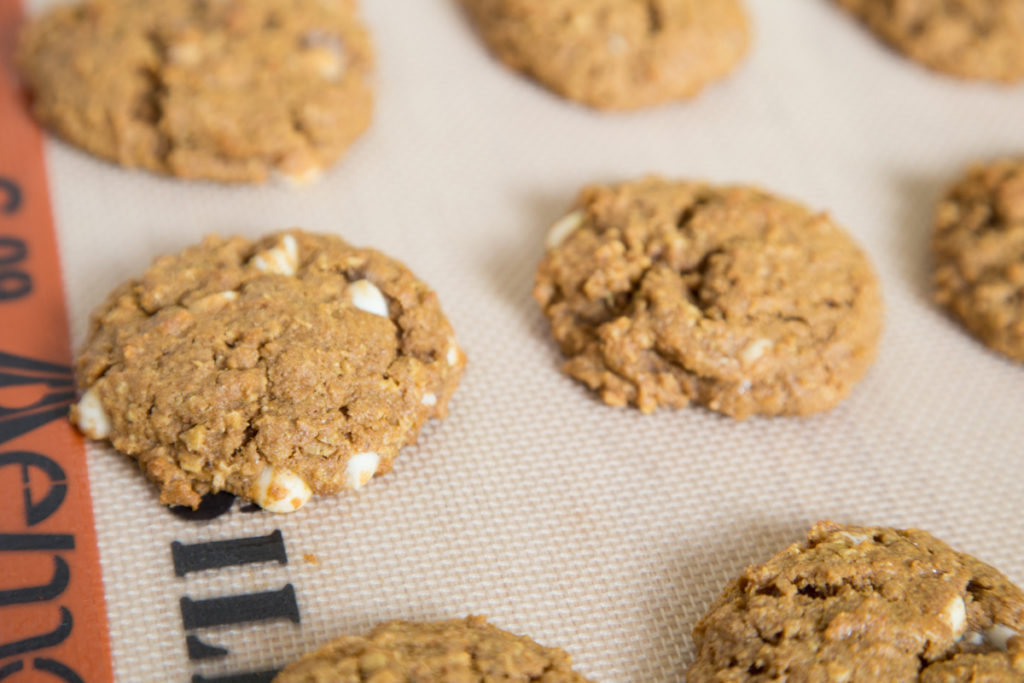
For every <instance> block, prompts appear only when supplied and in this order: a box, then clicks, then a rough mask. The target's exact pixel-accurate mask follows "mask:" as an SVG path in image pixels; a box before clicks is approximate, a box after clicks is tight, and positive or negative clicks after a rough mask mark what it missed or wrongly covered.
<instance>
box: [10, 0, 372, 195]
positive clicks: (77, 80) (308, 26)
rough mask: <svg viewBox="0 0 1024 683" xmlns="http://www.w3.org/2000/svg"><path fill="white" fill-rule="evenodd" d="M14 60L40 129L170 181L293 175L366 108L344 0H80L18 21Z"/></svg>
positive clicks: (355, 126) (352, 7) (310, 166)
mask: <svg viewBox="0 0 1024 683" xmlns="http://www.w3.org/2000/svg"><path fill="white" fill-rule="evenodd" d="M18 63H19V65H20V70H21V72H22V75H23V77H24V79H25V81H26V83H27V84H28V86H29V88H30V90H31V91H32V95H33V107H32V109H33V111H34V113H35V115H36V117H37V118H38V119H39V120H40V121H42V122H43V123H44V124H45V125H47V126H49V127H50V128H52V129H53V130H54V131H56V132H57V133H58V134H60V135H61V136H63V137H64V138H66V139H67V140H69V141H70V142H72V143H74V144H76V145H78V146H80V147H82V148H84V149H86V150H88V151H89V152H91V153H93V154H96V155H98V156H101V157H103V158H105V159H110V160H112V161H116V162H117V163H119V164H122V165H124V166H129V167H142V168H146V169H149V170H151V171H157V172H160V173H168V174H172V175H176V176H180V177H183V178H205V179H211V180H220V181H229V182H263V181H265V180H267V178H268V177H271V176H274V177H279V178H280V179H282V180H284V181H286V182H289V183H303V182H306V181H308V180H311V179H313V178H315V177H316V175H317V173H318V172H319V171H320V169H322V168H324V167H326V166H327V165H329V164H331V163H333V162H334V161H336V160H337V159H338V157H339V156H340V155H341V153H342V152H343V151H344V150H345V148H346V147H348V146H349V144H351V143H352V141H353V140H354V139H355V138H356V137H358V135H359V134H360V133H361V132H362V131H363V130H364V129H365V128H366V127H367V125H369V122H370V115H371V110H372V96H371V93H370V88H369V84H368V77H369V75H370V69H371V65H372V50H371V47H370V41H369V37H368V36H367V33H366V31H365V30H364V29H363V26H362V24H361V23H360V20H359V17H358V16H357V9H356V0H198V1H195V2H154V1H152V0H86V1H85V2H80V3H78V4H72V5H62V6H59V7H57V8H56V9H53V10H51V11H50V12H48V13H46V14H44V15H42V16H41V17H39V18H38V19H36V20H35V21H34V22H32V23H31V24H29V25H28V26H27V27H26V28H25V30H24V31H23V33H22V35H21V40H20V45H19V53H18Z"/></svg>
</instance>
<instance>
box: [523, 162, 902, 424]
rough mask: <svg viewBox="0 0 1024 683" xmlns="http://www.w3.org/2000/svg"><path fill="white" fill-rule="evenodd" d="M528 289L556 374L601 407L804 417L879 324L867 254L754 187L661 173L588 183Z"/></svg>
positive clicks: (872, 340)
mask: <svg viewBox="0 0 1024 683" xmlns="http://www.w3.org/2000/svg"><path fill="white" fill-rule="evenodd" d="M547 246H548V251H547V254H546V256H545V257H544V259H543V261H541V264H540V267H539V268H538V270H537V277H536V284H535V286H534V290H533V293H534V297H535V298H536V299H537V301H538V302H539V303H540V305H541V306H542V307H543V309H544V313H545V314H546V315H547V317H548V319H549V321H550V322H551V329H552V332H553V333H554V336H555V339H556V340H557V341H558V344H559V345H560V346H561V348H562V352H563V353H564V354H565V355H566V356H567V357H568V361H567V362H566V364H565V371H566V372H568V373H569V374H570V375H572V376H573V377H575V378H577V379H579V380H581V381H582V382H584V383H585V384H587V386H589V387H590V388H591V389H595V390H597V391H598V392H600V394H601V397H602V398H603V399H604V401H605V402H606V403H609V404H611V405H617V406H621V405H625V404H627V403H628V404H633V405H635V406H637V407H638V408H640V410H642V411H644V412H651V411H653V410H654V409H655V408H657V407H658V406H674V407H683V406H685V405H687V403H689V402H690V401H696V402H698V403H701V404H703V405H706V406H708V407H710V408H711V409H713V410H717V411H720V412H723V413H726V414H727V415H731V416H733V417H736V418H745V417H748V416H750V415H753V414H761V415H803V414H807V413H813V412H815V411H820V410H827V409H829V408H831V407H832V406H834V405H835V404H836V403H838V402H839V401H840V400H841V399H842V398H843V397H844V396H846V394H847V393H849V391H850V389H851V388H852V387H853V385H854V384H855V383H856V382H857V381H858V380H859V379H860V378H861V377H862V376H863V375H864V373H865V372H866V371H867V368H868V366H869V365H870V364H871V362H872V360H873V359H874V355H875V347H876V345H877V342H878V337H879V334H880V331H881V325H882V304H881V299H880V295H879V287H878V282H877V280H876V279H875V275H874V272H873V271H872V268H871V265H870V264H869V263H868V260H867V258H866V256H865V255H864V253H863V252H862V251H861V250H860V248H858V247H857V245H856V244H854V242H853V240H851V239H850V238H849V236H847V235H846V233H845V232H843V231H842V230H841V229H840V228H839V227H837V226H836V224H835V223H833V222H832V220H831V219H830V218H829V217H828V216H827V215H825V214H820V213H812V212H810V211H808V210H807V209H805V208H803V207H802V206H799V205H797V204H795V203H793V202H790V201H786V200H783V199H778V198H776V197H773V196H771V195H768V194H766V193H764V192H761V191H760V190H756V189H751V188H744V187H715V186H711V185H705V184H702V183H689V182H670V181H666V180H662V179H660V178H648V179H645V180H640V181H635V182H627V183H622V184H620V185H594V186H591V187H587V188H584V190H583V191H582V193H581V194H580V196H579V198H578V199H577V201H576V205H575V207H573V209H572V210H571V212H570V213H569V214H568V215H567V216H566V217H565V218H563V219H562V220H560V221H559V222H558V223H556V224H555V226H554V227H553V228H552V229H551V232H550V233H549V235H548V245H547Z"/></svg>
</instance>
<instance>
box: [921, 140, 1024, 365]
mask: <svg viewBox="0 0 1024 683" xmlns="http://www.w3.org/2000/svg"><path fill="white" fill-rule="evenodd" d="M932 254H933V257H934V261H935V264H934V265H935V272H934V276H933V282H934V287H935V300H936V301H938V302H939V303H940V304H942V305H943V306H945V307H946V308H948V309H949V310H950V311H952V313H953V314H954V315H955V316H956V317H957V318H959V319H960V321H961V322H963V324H964V325H965V326H966V327H967V328H968V329H969V330H970V331H971V332H972V333H974V335H975V336H977V337H978V338H979V339H981V340H982V341H983V342H985V344H987V345H988V346H990V347H992V348H993V349H996V350H997V351H1000V352H1002V353H1004V354H1006V355H1007V356H1009V357H1010V358H1013V359H1016V360H1018V361H1024V160H1022V159H1002V160H999V161H994V162H992V163H988V164H979V165H977V166H974V167H973V168H971V169H970V170H969V171H968V172H967V174H966V175H965V176H964V177H963V178H961V179H960V180H959V181H958V182H957V183H956V184H955V185H954V186H953V187H952V188H950V190H949V191H948V192H947V193H946V196H945V198H944V199H943V200H942V202H940V204H939V207H938V210H937V211H936V217H935V229H934V232H933V234H932Z"/></svg>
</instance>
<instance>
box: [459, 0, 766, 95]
mask: <svg viewBox="0 0 1024 683" xmlns="http://www.w3.org/2000/svg"><path fill="white" fill-rule="evenodd" d="M462 3H463V5H464V6H465V7H466V9H467V11H468V13H469V15H470V17H471V18H472V19H473V21H474V23H475V24H476V25H477V27H478V29H479V31H480V34H481V35H482V37H483V39H484V41H485V42H486V43H487V44H488V45H489V46H490V48H491V50H492V51H493V52H494V54H495V55H496V56H497V57H498V59H500V60H501V61H502V62H504V63H505V64H506V65H508V66H509V67H511V68H513V69H515V70H517V71H521V72H523V73H525V74H527V75H529V76H532V77H533V78H535V79H536V80H537V81H539V82H540V83H542V84H543V85H545V86H546V87H548V88H549V89H551V90H553V91H554V92H556V93H559V94H560V95H563V96H564V97H567V98H569V99H573V100H576V101H579V102H582V103H584V104H588V105H590V106H592V107H597V108H600V109H636V108H639V107H647V106H651V105H655V104H659V103H662V102H666V101H669V100H676V99H683V98H688V97H693V96H694V95H696V94H697V93H698V92H700V91H701V90H702V89H703V88H704V87H705V86H706V85H708V84H709V83H711V82H712V81H716V80H719V79H721V78H723V77H725V76H726V75H727V74H728V73H729V72H730V71H731V70H732V69H733V68H734V67H735V66H736V64H737V63H738V62H739V61H740V59H741V58H742V57H743V55H744V53H745V52H746V50H747V45H748V43H749V41H750V35H749V34H750V30H749V26H748V21H747V17H746V14H745V12H744V10H743V6H742V5H741V3H740V1H739V0H462Z"/></svg>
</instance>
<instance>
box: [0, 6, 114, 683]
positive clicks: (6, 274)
mask: <svg viewBox="0 0 1024 683" xmlns="http://www.w3.org/2000/svg"><path fill="white" fill-rule="evenodd" d="M22 15H23V11H22V7H21V2H20V0H0V679H4V678H7V677H8V676H11V680H12V681H21V680H46V681H53V680H65V681H69V682H73V681H90V683H91V682H93V681H109V680H113V671H112V669H113V667H112V663H111V655H110V635H109V629H108V627H107V613H106V606H105V603H104V599H103V581H102V575H101V573H100V558H99V550H98V548H97V546H96V530H95V528H94V526H93V513H92V498H91V497H90V495H89V476H88V472H87V470H86V462H85V445H84V443H83V441H82V438H81V437H80V436H78V434H77V433H76V432H75V431H74V430H73V429H72V427H71V425H70V424H69V423H68V421H67V419H66V416H67V409H68V405H69V404H70V403H71V401H72V400H74V383H73V378H72V372H71V368H70V367H69V364H70V362H71V350H70V348H69V333H68V321H67V308H66V305H65V301H64V289H63V284H62V279H61V270H60V260H59V256H58V252H57V237H56V233H55V231H54V225H53V215H52V213H51V210H50V195H49V189H48V187H47V181H46V167H45V159H44V157H43V140H42V135H41V133H40V131H39V129H38V128H37V127H36V125H35V124H34V123H33V122H32V120H31V118H30V117H29V115H28V112H27V111H26V107H25V103H24V99H23V97H22V96H21V93H20V91H19V88H18V85H17V82H16V79H15V76H14V70H13V67H12V57H13V52H14V41H15V35H16V30H17V27H18V25H19V24H20V22H21V20H22ZM43 672H45V673H43Z"/></svg>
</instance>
